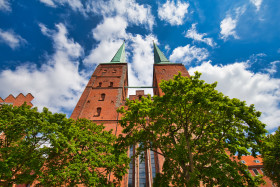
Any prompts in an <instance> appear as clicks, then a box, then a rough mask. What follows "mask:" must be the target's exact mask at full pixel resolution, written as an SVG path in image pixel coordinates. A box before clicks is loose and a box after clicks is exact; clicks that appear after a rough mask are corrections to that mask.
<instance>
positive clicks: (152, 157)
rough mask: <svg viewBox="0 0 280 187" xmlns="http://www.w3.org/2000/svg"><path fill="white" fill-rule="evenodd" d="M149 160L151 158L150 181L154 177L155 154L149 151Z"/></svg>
mask: <svg viewBox="0 0 280 187" xmlns="http://www.w3.org/2000/svg"><path fill="white" fill-rule="evenodd" d="M150 154H151V155H150V158H151V169H152V180H153V181H154V178H155V177H156V163H155V153H154V151H152V150H150Z"/></svg>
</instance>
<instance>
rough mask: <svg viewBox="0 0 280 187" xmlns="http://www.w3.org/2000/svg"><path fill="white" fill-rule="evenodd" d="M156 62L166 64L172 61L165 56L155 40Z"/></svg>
mask: <svg viewBox="0 0 280 187" xmlns="http://www.w3.org/2000/svg"><path fill="white" fill-rule="evenodd" d="M154 63H155V64H164V63H170V62H169V60H168V59H167V58H166V57H165V56H164V54H163V52H161V50H160V49H159V48H158V46H157V45H156V44H155V42H154Z"/></svg>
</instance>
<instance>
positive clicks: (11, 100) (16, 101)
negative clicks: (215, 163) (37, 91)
mask: <svg viewBox="0 0 280 187" xmlns="http://www.w3.org/2000/svg"><path fill="white" fill-rule="evenodd" d="M33 99H34V97H33V95H32V94H30V93H28V94H27V95H26V96H24V95H23V94H22V93H20V94H19V95H18V96H17V97H14V96H13V95H12V94H10V95H9V96H8V97H7V98H6V99H4V100H3V99H2V98H1V97H0V105H1V104H12V105H13V106H21V105H23V103H24V102H26V104H27V105H29V106H33V104H32V103H31V101H32V100H33Z"/></svg>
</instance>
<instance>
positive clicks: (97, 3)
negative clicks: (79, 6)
mask: <svg viewBox="0 0 280 187" xmlns="http://www.w3.org/2000/svg"><path fill="white" fill-rule="evenodd" d="M86 6H87V11H88V12H94V13H96V14H99V15H102V16H103V17H115V16H120V17H123V19H125V20H126V21H127V22H128V23H129V24H135V25H144V26H146V27H147V28H149V29H150V30H151V29H152V27H153V25H154V16H153V15H152V13H151V6H149V5H140V4H138V3H137V2H136V1H135V0H109V1H107V2H106V3H104V1H103V0H92V1H89V2H88V3H87V5H86Z"/></svg>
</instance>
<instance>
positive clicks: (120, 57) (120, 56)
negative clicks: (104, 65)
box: [111, 41, 126, 63]
mask: <svg viewBox="0 0 280 187" xmlns="http://www.w3.org/2000/svg"><path fill="white" fill-rule="evenodd" d="M124 42H125V41H124ZM124 42H123V44H122V45H121V47H120V48H119V50H118V51H117V53H116V54H115V56H114V57H113V59H112V60H111V63H125V61H126V58H125V44H124Z"/></svg>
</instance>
